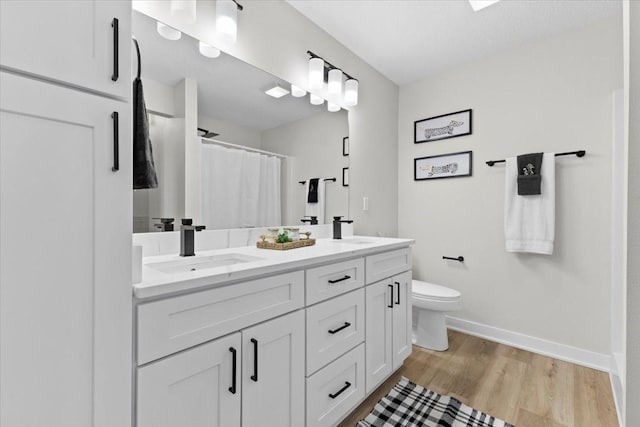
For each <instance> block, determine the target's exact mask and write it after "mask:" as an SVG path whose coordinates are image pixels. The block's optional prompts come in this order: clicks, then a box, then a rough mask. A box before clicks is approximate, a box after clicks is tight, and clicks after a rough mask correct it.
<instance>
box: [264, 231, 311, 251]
mask: <svg viewBox="0 0 640 427" xmlns="http://www.w3.org/2000/svg"><path fill="white" fill-rule="evenodd" d="M269 233H270V234H263V235H262V236H260V240H259V241H258V242H256V247H257V248H258V249H275V250H280V251H284V250H287V249H295V248H302V247H305V246H313V245H315V244H316V239H312V238H311V237H310V236H311V232H310V231H305V232H303V233H300V229H299V228H298V227H285V228H283V229H282V233H280V229H279V228H269ZM274 233H275V234H274Z"/></svg>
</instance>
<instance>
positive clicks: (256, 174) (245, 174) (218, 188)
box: [201, 144, 281, 229]
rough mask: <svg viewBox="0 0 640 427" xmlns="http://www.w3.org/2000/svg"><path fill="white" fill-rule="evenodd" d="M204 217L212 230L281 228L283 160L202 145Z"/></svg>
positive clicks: (212, 145)
mask: <svg viewBox="0 0 640 427" xmlns="http://www.w3.org/2000/svg"><path fill="white" fill-rule="evenodd" d="M201 153H202V164H201V170H202V186H201V188H202V215H203V219H204V224H205V225H206V226H207V228H209V229H220V228H243V227H265V226H273V225H280V222H281V213H280V210H281V205H280V159H279V158H277V157H274V156H267V155H264V154H259V153H252V152H249V151H245V150H238V149H233V148H225V147H221V146H219V145H215V144H202V150H201Z"/></svg>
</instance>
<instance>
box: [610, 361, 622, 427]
mask: <svg viewBox="0 0 640 427" xmlns="http://www.w3.org/2000/svg"><path fill="white" fill-rule="evenodd" d="M609 381H610V382H611V391H612V393H613V403H615V405H616V413H617V414H618V425H619V427H624V414H623V413H622V402H623V400H624V390H623V385H622V382H621V381H620V377H619V376H617V375H615V374H614V373H613V372H609Z"/></svg>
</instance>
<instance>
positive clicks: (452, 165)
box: [413, 151, 472, 181]
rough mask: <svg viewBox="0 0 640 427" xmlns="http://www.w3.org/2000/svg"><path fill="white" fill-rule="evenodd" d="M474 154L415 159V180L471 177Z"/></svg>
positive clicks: (468, 152) (467, 152) (450, 154)
mask: <svg viewBox="0 0 640 427" xmlns="http://www.w3.org/2000/svg"><path fill="white" fill-rule="evenodd" d="M471 165H472V152H471V151H462V152H460V153H449V154H439V155H437V156H427V157H420V158H417V159H413V179H414V180H415V181H421V180H424V179H437V178H455V177H459V176H471Z"/></svg>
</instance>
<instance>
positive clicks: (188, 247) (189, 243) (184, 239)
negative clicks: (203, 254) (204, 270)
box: [180, 218, 206, 256]
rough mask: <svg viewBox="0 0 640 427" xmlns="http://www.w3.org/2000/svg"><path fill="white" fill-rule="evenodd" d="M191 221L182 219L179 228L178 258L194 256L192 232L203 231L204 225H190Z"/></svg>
mask: <svg viewBox="0 0 640 427" xmlns="http://www.w3.org/2000/svg"><path fill="white" fill-rule="evenodd" d="M191 224H193V220H191V219H190V218H184V219H183V220H182V225H181V226H180V256H194V255H195V254H196V253H195V251H194V246H195V245H194V240H195V238H194V231H200V230H204V229H205V228H206V227H205V226H204V225H191Z"/></svg>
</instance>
